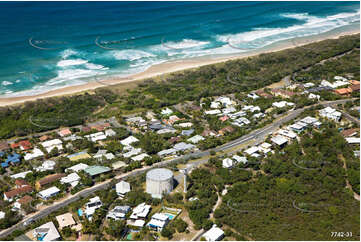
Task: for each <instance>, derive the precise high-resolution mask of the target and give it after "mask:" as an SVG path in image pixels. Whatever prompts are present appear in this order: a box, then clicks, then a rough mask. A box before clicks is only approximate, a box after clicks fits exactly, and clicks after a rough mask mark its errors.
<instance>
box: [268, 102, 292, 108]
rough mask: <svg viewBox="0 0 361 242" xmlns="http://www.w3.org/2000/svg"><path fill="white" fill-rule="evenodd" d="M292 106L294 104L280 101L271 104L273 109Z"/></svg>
mask: <svg viewBox="0 0 361 242" xmlns="http://www.w3.org/2000/svg"><path fill="white" fill-rule="evenodd" d="M294 105H295V104H294V103H292V102H286V101H280V102H274V103H272V106H273V107H276V108H284V107H286V106H290V107H292V106H294Z"/></svg>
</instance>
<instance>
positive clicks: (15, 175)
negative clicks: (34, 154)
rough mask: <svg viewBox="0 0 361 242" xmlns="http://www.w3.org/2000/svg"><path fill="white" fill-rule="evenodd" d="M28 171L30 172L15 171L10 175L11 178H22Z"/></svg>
mask: <svg viewBox="0 0 361 242" xmlns="http://www.w3.org/2000/svg"><path fill="white" fill-rule="evenodd" d="M28 173H32V171H24V172H20V173H16V174H14V175H11V176H10V177H11V178H13V179H18V178H23V179H25V176H26V174H28Z"/></svg>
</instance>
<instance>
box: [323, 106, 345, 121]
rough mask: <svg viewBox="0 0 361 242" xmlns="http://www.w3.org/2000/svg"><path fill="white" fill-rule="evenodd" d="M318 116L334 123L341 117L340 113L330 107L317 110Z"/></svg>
mask: <svg viewBox="0 0 361 242" xmlns="http://www.w3.org/2000/svg"><path fill="white" fill-rule="evenodd" d="M319 115H320V116H321V117H324V118H328V119H331V120H333V121H336V122H338V121H340V119H341V116H342V114H341V112H339V111H337V110H336V109H334V108H331V107H326V108H324V109H321V110H319Z"/></svg>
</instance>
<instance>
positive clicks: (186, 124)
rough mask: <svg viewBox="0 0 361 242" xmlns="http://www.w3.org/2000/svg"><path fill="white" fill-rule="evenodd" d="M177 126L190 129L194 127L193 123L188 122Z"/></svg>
mask: <svg viewBox="0 0 361 242" xmlns="http://www.w3.org/2000/svg"><path fill="white" fill-rule="evenodd" d="M177 126H179V127H182V128H189V127H192V126H193V124H192V123H191V122H187V123H180V124H177Z"/></svg>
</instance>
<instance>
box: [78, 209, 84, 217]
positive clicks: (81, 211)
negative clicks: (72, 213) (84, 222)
mask: <svg viewBox="0 0 361 242" xmlns="http://www.w3.org/2000/svg"><path fill="white" fill-rule="evenodd" d="M78 215H79V216H83V210H81V209H80V208H79V209H78Z"/></svg>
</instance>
